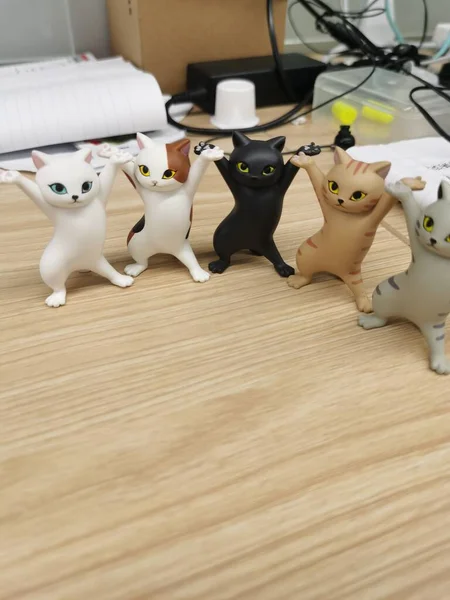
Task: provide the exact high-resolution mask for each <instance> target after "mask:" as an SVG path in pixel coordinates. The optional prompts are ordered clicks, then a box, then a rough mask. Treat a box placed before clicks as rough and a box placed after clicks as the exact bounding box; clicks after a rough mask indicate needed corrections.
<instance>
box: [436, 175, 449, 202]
mask: <svg viewBox="0 0 450 600" xmlns="http://www.w3.org/2000/svg"><path fill="white" fill-rule="evenodd" d="M437 197H438V200H448V201H450V181H448V180H447V179H443V180H442V181H441V183H440V184H439V188H438V193H437Z"/></svg>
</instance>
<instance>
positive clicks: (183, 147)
mask: <svg viewBox="0 0 450 600" xmlns="http://www.w3.org/2000/svg"><path fill="white" fill-rule="evenodd" d="M168 146H170V147H171V148H173V149H174V150H175V151H176V152H181V154H183V155H184V156H189V150H190V149H191V141H190V140H188V139H187V138H183V139H182V140H179V141H178V142H172V143H171V144H168Z"/></svg>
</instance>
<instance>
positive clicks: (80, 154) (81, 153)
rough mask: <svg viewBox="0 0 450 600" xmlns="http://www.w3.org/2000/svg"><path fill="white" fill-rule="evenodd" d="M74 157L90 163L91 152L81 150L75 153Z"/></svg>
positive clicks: (84, 149) (85, 149)
mask: <svg viewBox="0 0 450 600" xmlns="http://www.w3.org/2000/svg"><path fill="white" fill-rule="evenodd" d="M75 156H77V157H80V158H81V159H82V160H84V162H87V163H90V162H91V160H92V150H91V149H90V148H81V150H78V152H76V153H75Z"/></svg>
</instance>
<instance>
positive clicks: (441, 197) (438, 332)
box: [358, 180, 450, 375]
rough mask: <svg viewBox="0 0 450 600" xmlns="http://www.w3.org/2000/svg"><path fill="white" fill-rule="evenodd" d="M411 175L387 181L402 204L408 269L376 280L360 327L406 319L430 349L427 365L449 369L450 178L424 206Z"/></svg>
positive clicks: (441, 371)
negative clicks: (370, 304)
mask: <svg viewBox="0 0 450 600" xmlns="http://www.w3.org/2000/svg"><path fill="white" fill-rule="evenodd" d="M410 183H411V182H410V180H402V181H399V182H397V183H395V184H394V185H389V186H387V191H388V193H389V194H392V196H395V197H397V198H398V199H399V200H400V202H401V203H402V205H403V209H404V213H405V217H406V224H407V227H408V236H409V240H410V247H411V263H410V265H409V267H408V268H407V269H406V271H403V272H402V273H398V274H397V275H394V276H392V277H389V278H388V279H386V280H385V281H383V282H382V283H380V284H379V285H378V286H377V287H376V289H375V291H374V293H373V310H374V313H373V314H372V315H364V316H361V317H360V318H359V321H358V323H359V325H360V326H361V327H363V328H364V329H374V328H378V327H383V326H384V325H386V324H387V323H388V320H389V319H390V318H394V317H396V318H399V317H400V318H404V319H407V320H409V321H411V322H412V323H414V324H415V325H416V326H417V327H418V328H419V329H420V331H421V332H422V334H423V336H424V338H425V340H426V342H427V345H428V348H429V365H430V368H431V369H432V370H433V371H435V372H436V373H439V374H440V375H447V374H448V373H450V360H449V358H448V357H447V356H446V355H445V321H446V318H447V316H448V314H449V312H450V182H449V181H447V180H443V181H442V182H441V184H440V186H439V191H438V199H437V200H436V202H434V203H433V204H430V205H429V206H427V207H425V208H422V207H421V206H419V204H418V203H417V202H416V200H415V198H414V196H413V194H412V192H411V189H410Z"/></svg>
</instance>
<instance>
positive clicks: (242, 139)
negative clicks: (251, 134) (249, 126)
mask: <svg viewBox="0 0 450 600" xmlns="http://www.w3.org/2000/svg"><path fill="white" fill-rule="evenodd" d="M232 140H233V146H234V147H235V148H240V147H241V146H247V144H250V142H251V139H250V138H248V137H247V136H246V135H244V134H243V133H241V132H240V131H233V136H232Z"/></svg>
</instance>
